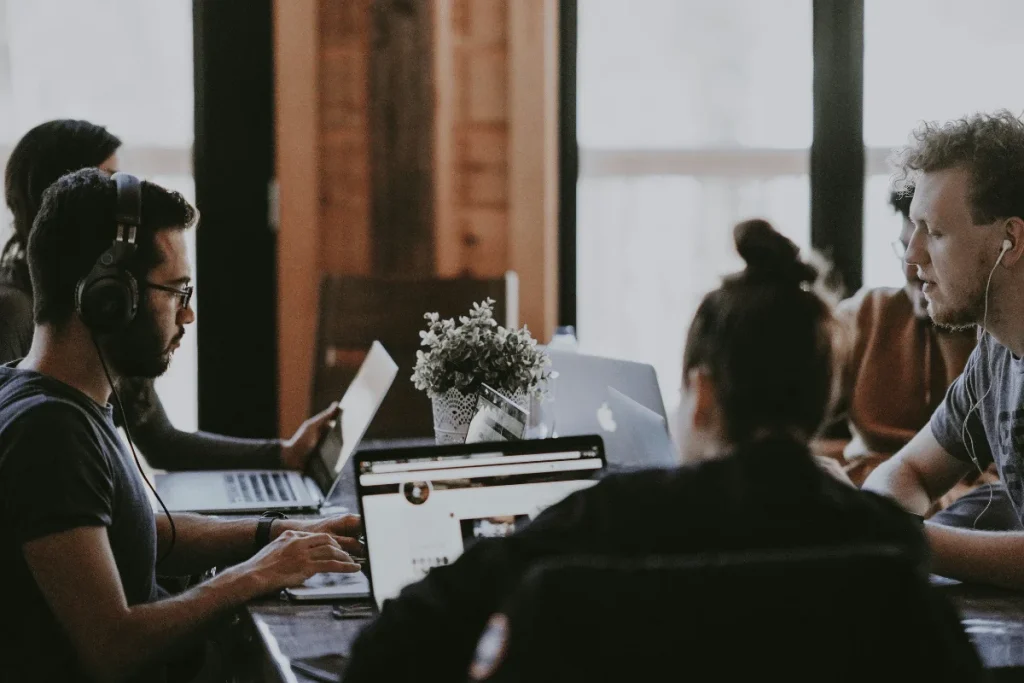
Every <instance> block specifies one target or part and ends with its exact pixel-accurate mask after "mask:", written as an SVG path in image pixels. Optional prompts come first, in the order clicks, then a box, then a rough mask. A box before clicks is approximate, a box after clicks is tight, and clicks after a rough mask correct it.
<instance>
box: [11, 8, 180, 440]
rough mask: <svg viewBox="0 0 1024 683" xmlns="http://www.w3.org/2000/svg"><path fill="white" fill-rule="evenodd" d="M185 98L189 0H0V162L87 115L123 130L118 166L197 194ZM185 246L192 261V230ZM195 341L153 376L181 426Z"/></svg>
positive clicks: (101, 122)
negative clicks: (33, 137) (47, 131)
mask: <svg viewBox="0 0 1024 683" xmlns="http://www.w3.org/2000/svg"><path fill="white" fill-rule="evenodd" d="M192 102H193V86H192V2H191V1H190V0H75V1H74V2H67V1H65V0H33V1H32V2H23V1H22V0H0V163H3V164H6V162H7V157H8V155H9V153H10V149H11V147H12V146H13V145H14V144H15V143H16V142H17V141H18V139H19V138H20V137H21V136H22V135H23V134H24V133H25V132H26V131H27V130H29V129H30V128H32V127H33V126H35V125H37V124H39V123H42V122H43V121H47V120H50V119H55V118H81V119H87V120H89V121H92V122H94V123H98V124H100V125H104V126H106V127H107V128H108V129H109V130H110V131H111V132H112V133H114V134H115V135H117V136H118V137H119V138H121V140H122V142H123V143H124V144H123V146H122V147H121V149H120V151H119V154H118V156H119V158H120V162H121V164H120V166H121V168H122V169H124V170H126V171H130V172H132V173H135V174H137V175H139V176H142V177H144V178H147V179H149V180H152V181H154V182H157V183H160V184H163V185H165V186H166V187H169V188H172V189H175V190H178V191H179V192H181V193H182V194H183V195H185V197H186V198H188V199H189V201H194V199H195V198H194V194H195V191H194V185H193V181H192V164H191V147H192V135H193V104H192ZM4 211H5V213H4V220H3V226H2V229H0V239H2V240H3V241H6V239H7V237H8V236H9V234H10V216H9V214H7V213H6V207H4ZM189 248H190V249H191V250H192V252H193V254H192V256H193V261H192V262H193V264H194V263H195V258H194V249H195V241H194V233H193V234H192V235H191V238H190V247H189ZM194 302H195V298H193V306H195V303H194ZM195 340H196V335H195V330H194V329H193V330H189V332H187V333H186V334H185V337H184V339H183V340H182V346H181V348H180V349H179V350H178V352H177V354H176V357H175V359H174V362H173V363H172V364H171V369H170V371H169V372H168V373H167V374H166V375H165V376H164V377H162V378H160V379H159V380H158V381H157V390H158V392H159V393H160V396H161V397H162V399H163V402H164V405H165V407H166V408H167V412H168V414H169V415H170V417H171V420H172V421H173V422H174V424H175V425H176V426H177V427H178V428H180V429H186V430H192V429H195V428H196V424H197V400H196V386H197V383H196V345H195Z"/></svg>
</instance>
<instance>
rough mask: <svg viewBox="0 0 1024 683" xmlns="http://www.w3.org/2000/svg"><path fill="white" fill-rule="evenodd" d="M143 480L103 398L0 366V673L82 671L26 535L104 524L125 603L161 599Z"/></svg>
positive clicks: (151, 676)
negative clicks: (0, 590)
mask: <svg viewBox="0 0 1024 683" xmlns="http://www.w3.org/2000/svg"><path fill="white" fill-rule="evenodd" d="M144 487H145V484H144V483H143V481H142V478H141V476H140V475H139V473H138V471H137V470H136V466H135V463H134V462H133V460H132V457H131V455H130V454H129V453H128V452H127V450H126V449H125V447H124V445H123V443H122V441H121V439H120V437H119V436H118V434H117V431H116V430H115V429H114V423H113V419H112V413H111V408H110V406H109V405H108V406H105V407H101V406H99V405H98V404H96V403H95V402H94V401H92V400H91V399H90V398H89V397H87V396H85V395H84V394H82V393H80V392H79V391H77V390H76V389H74V388H72V387H70V386H68V385H66V384H63V383H62V382H58V381H57V380H55V379H53V378H51V377H48V376H46V375H43V374H40V373H37V372H31V371H26V370H17V369H15V368H12V367H9V366H0V514H2V516H0V518H2V519H3V524H0V567H2V572H0V573H2V574H3V576H4V577H5V580H4V582H5V586H4V589H5V598H4V605H3V608H2V609H0V680H5V681H6V680H11V681H14V680H18V681H20V680H26V681H28V680H46V681H50V680H53V681H56V680H60V681H78V680H82V679H84V675H83V672H82V671H81V670H80V668H79V665H78V662H77V659H76V655H75V652H74V649H73V647H72V645H71V641H70V639H69V638H68V637H67V635H66V634H65V633H64V631H63V629H62V628H61V626H60V624H58V623H57V620H56V619H55V617H54V615H53V613H52V612H51V610H50V608H49V606H48V605H47V603H46V601H45V599H44V598H43V595H42V593H41V592H40V590H39V588H38V586H37V585H36V582H35V579H34V578H33V576H32V574H31V572H30V570H29V568H28V565H27V563H26V562H25V556H24V553H23V551H22V546H23V545H24V544H25V543H27V542H29V541H32V540H35V539H38V538H42V537H44V536H49V535H52V534H55V533H59V532H61V531H67V530H69V529H75V528H79V527H89V526H91V527H106V530H107V535H108V537H109V539H110V547H111V550H112V551H113V554H114V559H115V560H116V562H117V571H118V574H119V575H120V579H121V585H122V586H123V587H124V593H125V597H126V598H127V600H128V604H129V605H135V604H139V603H145V602H151V601H153V600H156V599H157V598H158V597H159V595H160V593H159V591H158V588H157V586H156V577H155V562H156V521H155V518H154V515H153V510H152V507H151V506H150V502H149V498H148V496H147V494H146V491H145V488H144ZM72 560H73V558H72ZM157 678H159V674H158V673H157V672H147V673H146V674H144V675H143V676H142V679H144V680H155V679H157Z"/></svg>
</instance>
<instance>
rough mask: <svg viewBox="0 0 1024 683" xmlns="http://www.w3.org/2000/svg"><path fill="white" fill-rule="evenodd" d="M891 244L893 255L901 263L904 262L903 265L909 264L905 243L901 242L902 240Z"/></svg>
mask: <svg viewBox="0 0 1024 683" xmlns="http://www.w3.org/2000/svg"><path fill="white" fill-rule="evenodd" d="M891 244H892V253H894V254H896V258H898V259H899V260H900V261H902V262H903V263H906V262H907V245H905V244H903V242H902V241H900V240H893V241H892V242H891Z"/></svg>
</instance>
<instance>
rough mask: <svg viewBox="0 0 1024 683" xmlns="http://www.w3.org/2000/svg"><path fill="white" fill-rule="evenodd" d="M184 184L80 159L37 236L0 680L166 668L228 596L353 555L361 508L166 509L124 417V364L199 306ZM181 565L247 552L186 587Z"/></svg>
mask: <svg viewBox="0 0 1024 683" xmlns="http://www.w3.org/2000/svg"><path fill="white" fill-rule="evenodd" d="M194 220H195V211H194V209H193V208H192V207H191V206H189V204H188V203H187V202H186V201H185V200H184V199H183V198H182V197H181V196H180V195H178V194H177V193H174V192H169V191H167V190H165V189H163V188H161V187H158V186H156V185H153V184H151V183H147V182H141V183H140V181H138V180H137V179H136V178H134V177H133V176H129V175H127V174H116V175H115V176H114V177H111V176H108V175H107V174H106V173H104V172H103V171H100V170H97V169H87V170H82V171H77V172H75V173H72V174H69V175H66V176H64V177H63V178H61V179H60V180H58V181H57V182H56V183H55V184H54V185H53V186H52V187H51V188H50V189H49V190H47V192H46V194H45V195H44V200H43V204H42V208H41V209H40V212H39V215H38V217H37V218H36V221H35V223H34V227H33V229H32V232H31V235H30V238H29V242H28V260H29V268H30V272H31V278H32V284H33V288H34V290H35V303H34V318H35V325H36V327H35V331H34V336H33V341H32V347H31V349H30V351H29V353H28V355H27V356H26V357H25V358H24V359H23V360H21V361H20V362H16V363H17V364H16V365H15V364H9V365H6V366H0V506H2V512H3V515H2V517H3V524H0V567H3V568H4V571H3V573H4V575H5V576H7V577H8V579H7V581H8V583H7V586H6V589H7V590H6V597H5V604H4V608H3V610H0V679H3V680H79V679H81V678H85V677H88V678H90V679H97V680H125V679H138V680H147V681H150V680H164V679H165V674H166V669H165V668H164V664H165V663H167V662H169V661H170V660H172V659H173V658H174V656H176V655H178V654H180V653H181V652H182V651H183V650H186V649H188V648H189V647H190V646H191V645H194V644H196V643H198V642H199V641H200V639H201V637H202V635H203V633H204V628H205V627H207V626H209V625H210V624H211V623H212V622H213V620H214V619H215V618H216V617H217V616H220V615H223V614H224V613H225V612H227V611H228V610H230V609H231V608H234V607H237V606H239V605H242V604H243V603H245V602H246V601H248V600H250V599H252V598H254V597H256V596H258V595H261V594H265V593H269V592H273V591H276V590H279V589H281V588H284V587H286V586H294V585H297V584H300V583H302V582H303V581H304V580H305V579H306V578H308V577H310V576H312V575H313V574H316V573H319V572H326V571H336V572H351V571H358V570H359V565H358V564H356V563H355V562H354V561H353V560H352V558H351V557H350V556H349V555H348V554H347V553H346V552H345V550H343V548H345V549H349V550H352V551H353V552H355V551H357V550H358V549H359V544H358V543H356V542H355V541H354V540H352V537H354V536H357V535H358V524H359V522H358V519H357V518H355V517H353V516H346V517H339V518H334V519H327V520H320V521H315V522H300V521H292V520H279V521H273V520H272V519H264V520H260V521H257V520H237V521H226V520H216V519H211V518H204V517H200V516H195V515H184V514H176V515H174V517H173V519H172V518H171V517H170V515H167V514H158V515H154V513H153V509H152V507H151V505H150V502H149V498H148V496H147V493H146V490H145V485H146V484H145V483H144V477H143V476H142V475H141V473H140V471H138V470H137V469H136V465H137V461H135V462H133V452H132V451H133V450H134V447H133V446H132V444H131V437H130V434H129V435H128V437H129V442H128V445H129V447H130V448H131V450H129V449H127V448H125V445H124V443H123V442H122V441H121V440H120V438H119V436H118V434H117V432H116V430H115V428H114V424H113V421H112V414H113V407H112V405H111V400H113V402H114V403H117V402H118V401H119V399H118V396H117V393H116V391H113V386H114V384H115V381H116V380H117V379H118V378H120V377H126V376H132V377H156V376H158V375H160V374H161V373H163V372H164V371H165V370H166V369H167V366H168V364H169V362H170V360H171V356H172V355H173V353H174V350H175V348H176V347H177V345H178V342H179V341H180V339H181V337H182V335H183V334H184V333H185V326H186V325H189V324H190V323H192V322H193V320H194V318H195V314H194V313H193V311H192V309H191V308H190V297H191V293H192V286H191V267H190V264H189V261H188V257H187V253H186V249H185V238H184V231H185V230H186V229H188V228H189V227H191V224H192V223H193V222H194ZM157 565H159V569H160V571H161V573H163V574H168V575H175V574H193V573H199V572H202V571H205V570H206V569H208V568H210V567H213V566H227V565H235V566H233V567H231V568H230V569H228V570H226V571H224V572H222V573H220V574H219V575H217V576H216V577H215V578H213V579H211V580H210V581H208V582H206V583H204V584H201V585H200V586H198V587H196V588H194V589H192V590H191V591H188V592H186V593H183V594H181V595H177V596H175V597H173V598H171V597H167V596H166V595H162V594H161V591H160V589H159V588H158V586H157V584H156V567H157Z"/></svg>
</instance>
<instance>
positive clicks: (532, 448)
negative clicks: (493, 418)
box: [356, 437, 604, 606]
mask: <svg viewBox="0 0 1024 683" xmlns="http://www.w3.org/2000/svg"><path fill="white" fill-rule="evenodd" d="M357 457H358V458H359V461H358V462H357V463H356V466H357V468H358V473H359V474H358V487H359V500H360V506H361V507H362V512H363V525H364V527H365V530H366V543H367V552H368V555H369V565H370V584H371V586H372V589H373V595H374V598H375V599H376V601H377V605H378V606H383V603H384V601H385V600H387V599H389V598H393V597H395V596H397V595H398V593H399V591H401V590H402V588H404V587H405V586H407V585H409V584H410V583H414V582H416V581H418V580H420V579H422V578H423V577H424V576H426V574H427V572H428V571H430V569H431V568H433V567H437V566H444V565H448V564H451V563H452V562H454V561H455V559H456V558H457V557H458V556H459V555H461V554H462V552H463V551H464V550H465V549H466V548H467V547H469V546H470V545H471V544H472V543H474V542H475V541H477V540H479V539H481V538H493V537H499V536H507V535H508V534H510V533H512V532H513V531H515V530H516V529H517V528H521V527H522V526H523V524H525V523H526V522H528V521H529V520H531V519H533V518H534V517H536V516H537V515H538V514H539V513H540V512H541V511H542V510H544V509H545V508H547V507H549V506H551V505H554V504H555V503H557V502H559V501H560V500H562V499H563V498H565V497H566V496H568V495H569V494H570V493H573V492H575V491H579V490H581V489H584V488H587V487H589V486H593V485H594V484H596V483H597V478H598V475H599V474H600V472H601V469H602V468H603V467H604V451H603V448H602V445H601V440H600V438H598V437H579V438H568V439H546V440H539V441H518V442H499V443H478V444H471V445H460V446H447V447H428V448H418V449H405V450H394V451H378V452H368V453H362V454H359V456H357Z"/></svg>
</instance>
